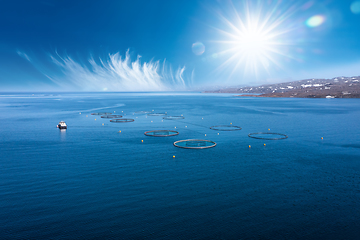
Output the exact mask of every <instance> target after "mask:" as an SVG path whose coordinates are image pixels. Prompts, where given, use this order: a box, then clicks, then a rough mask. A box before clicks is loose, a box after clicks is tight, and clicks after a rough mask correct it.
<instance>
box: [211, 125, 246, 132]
mask: <svg viewBox="0 0 360 240" xmlns="http://www.w3.org/2000/svg"><path fill="white" fill-rule="evenodd" d="M210 129H211V130H216V131H238V130H241V129H242V128H241V127H239V126H233V125H217V126H211V127H210Z"/></svg>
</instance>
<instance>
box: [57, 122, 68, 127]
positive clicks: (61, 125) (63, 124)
mask: <svg viewBox="0 0 360 240" xmlns="http://www.w3.org/2000/svg"><path fill="white" fill-rule="evenodd" d="M57 127H58V128H59V129H67V125H66V123H65V122H64V121H61V122H59V124H58V125H57Z"/></svg>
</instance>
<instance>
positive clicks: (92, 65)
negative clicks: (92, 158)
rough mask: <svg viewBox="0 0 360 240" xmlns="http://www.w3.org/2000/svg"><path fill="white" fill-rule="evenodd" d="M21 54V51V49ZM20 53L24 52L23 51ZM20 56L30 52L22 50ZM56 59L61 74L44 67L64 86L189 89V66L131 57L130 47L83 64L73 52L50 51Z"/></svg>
mask: <svg viewBox="0 0 360 240" xmlns="http://www.w3.org/2000/svg"><path fill="white" fill-rule="evenodd" d="M18 54H19V53H18ZM19 55H20V54H19ZM20 56H24V57H25V56H26V57H27V55H26V54H24V53H22V55H20ZM50 58H51V60H52V63H53V64H55V66H56V67H57V68H58V69H60V71H61V74H58V73H54V72H53V71H52V72H49V71H47V70H46V69H45V70H44V69H42V70H40V71H41V72H42V73H43V74H44V75H45V76H46V77H48V78H49V79H50V80H51V81H53V82H54V83H56V84H57V85H59V86H61V87H62V88H63V89H67V90H70V89H74V90H84V91H166V90H173V89H177V90H179V89H185V87H186V86H187V82H186V81H185V79H184V71H185V67H179V68H178V69H177V70H176V71H173V70H172V67H171V66H170V65H167V64H166V61H165V60H164V61H163V62H162V63H160V61H150V62H143V63H142V62H141V56H137V58H136V60H131V57H130V54H129V51H127V52H126V54H125V56H124V57H123V56H121V54H120V53H115V54H109V55H108V57H107V58H105V59H102V58H99V59H96V60H95V59H94V58H93V57H91V58H89V59H88V63H87V64H81V63H80V62H79V61H76V60H74V59H73V58H71V57H70V56H66V57H62V56H60V55H59V54H57V53H56V54H55V55H50Z"/></svg>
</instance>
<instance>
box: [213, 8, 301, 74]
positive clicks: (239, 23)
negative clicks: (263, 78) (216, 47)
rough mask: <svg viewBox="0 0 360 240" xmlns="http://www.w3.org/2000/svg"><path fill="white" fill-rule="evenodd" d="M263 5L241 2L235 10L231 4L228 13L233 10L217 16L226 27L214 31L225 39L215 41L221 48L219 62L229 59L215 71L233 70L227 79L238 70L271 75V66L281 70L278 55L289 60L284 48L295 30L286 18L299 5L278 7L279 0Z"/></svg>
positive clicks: (245, 72)
mask: <svg viewBox="0 0 360 240" xmlns="http://www.w3.org/2000/svg"><path fill="white" fill-rule="evenodd" d="M230 3H231V4H232V2H231V1H230ZM262 3H263V2H262V1H258V2H256V1H243V2H241V3H240V4H243V5H240V7H237V8H236V7H235V6H234V5H233V4H232V5H231V7H232V8H230V10H233V11H230V12H226V13H219V19H220V20H221V21H222V22H223V23H225V24H224V26H223V27H222V28H216V30H217V31H218V32H219V33H220V34H221V35H222V36H224V37H225V39H226V40H225V39H224V40H221V41H216V42H218V43H219V44H220V45H221V46H220V48H222V49H224V50H222V51H220V52H218V53H217V54H218V55H219V56H220V55H221V56H222V59H225V56H226V55H228V56H229V57H228V58H227V59H226V60H225V61H224V62H223V63H222V64H221V65H220V66H219V67H218V68H217V69H216V71H219V70H225V69H227V68H229V67H233V70H232V72H231V73H230V77H231V76H232V75H233V74H234V73H235V72H237V71H242V72H243V73H244V76H245V75H247V76H250V75H251V76H255V77H257V76H258V73H261V71H260V70H266V72H270V71H271V67H272V65H275V66H276V68H281V66H280V64H279V62H278V60H277V58H278V57H279V56H285V57H286V58H288V56H287V54H286V52H285V46H287V45H289V41H288V39H289V33H290V32H292V31H294V29H296V28H297V26H295V24H294V23H293V22H291V21H289V19H290V17H291V16H292V15H293V14H294V13H295V11H296V10H297V9H299V8H300V5H298V6H296V5H287V3H285V7H284V8H281V7H280V4H282V2H281V1H275V2H272V1H268V3H267V4H268V5H267V6H264V4H262ZM283 5H284V4H283ZM283 5H282V6H283Z"/></svg>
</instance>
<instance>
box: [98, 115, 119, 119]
mask: <svg viewBox="0 0 360 240" xmlns="http://www.w3.org/2000/svg"><path fill="white" fill-rule="evenodd" d="M101 118H122V116H121V115H103V116H101Z"/></svg>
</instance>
